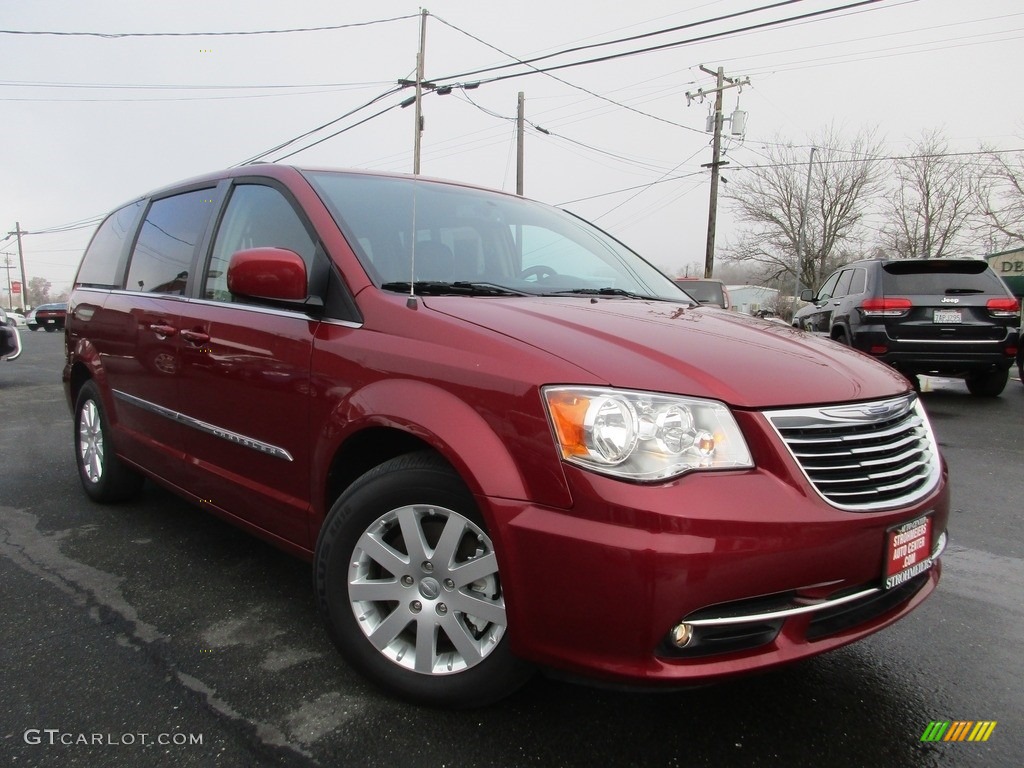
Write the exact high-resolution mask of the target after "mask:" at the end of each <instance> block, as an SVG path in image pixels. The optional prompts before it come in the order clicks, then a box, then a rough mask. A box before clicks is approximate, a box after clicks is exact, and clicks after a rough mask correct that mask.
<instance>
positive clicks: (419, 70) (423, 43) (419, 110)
mask: <svg viewBox="0 0 1024 768" xmlns="http://www.w3.org/2000/svg"><path fill="white" fill-rule="evenodd" d="M426 47H427V9H426V8H421V9H420V50H419V53H417V54H416V132H415V135H414V137H413V150H412V172H413V174H414V175H417V176H418V175H419V172H420V144H421V142H422V141H423V106H422V101H423V69H424V54H425V52H426Z"/></svg>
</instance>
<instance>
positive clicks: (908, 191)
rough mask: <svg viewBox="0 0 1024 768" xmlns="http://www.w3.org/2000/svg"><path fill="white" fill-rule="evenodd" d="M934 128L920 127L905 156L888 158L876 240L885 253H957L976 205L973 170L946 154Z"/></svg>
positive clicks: (906, 256) (923, 255)
mask: <svg viewBox="0 0 1024 768" xmlns="http://www.w3.org/2000/svg"><path fill="white" fill-rule="evenodd" d="M948 150H949V144H948V142H947V141H946V139H945V138H944V137H943V136H942V134H941V132H940V131H938V130H930V131H925V132H923V133H922V134H921V138H920V139H918V140H917V141H916V142H915V144H914V148H913V150H912V152H911V155H910V156H908V157H904V158H900V159H898V160H896V161H894V164H895V167H894V169H893V180H894V182H895V186H894V188H893V189H892V190H891V193H890V194H888V195H886V196H885V197H884V200H885V203H884V205H883V210H884V216H885V224H884V225H883V226H882V231H881V242H882V246H883V247H884V248H885V250H886V252H887V253H888V255H889V256H890V257H894V258H899V259H912V258H920V259H942V258H947V257H952V256H959V255H962V254H963V247H962V244H963V241H962V235H963V234H965V233H966V231H967V229H968V225H969V223H970V220H971V218H972V216H973V215H974V213H975V211H976V210H977V194H976V188H977V173H976V172H975V169H974V166H973V165H972V164H971V162H970V161H968V160H965V159H964V158H961V157H956V156H950V155H949V152H948Z"/></svg>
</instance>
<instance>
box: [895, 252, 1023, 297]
mask: <svg viewBox="0 0 1024 768" xmlns="http://www.w3.org/2000/svg"><path fill="white" fill-rule="evenodd" d="M882 289H883V290H884V292H885V293H886V294H887V295H892V294H899V293H905V294H916V295H931V294H940V295H941V294H953V293H995V294H998V295H1003V294H1005V293H1006V290H1005V288H1003V285H1002V283H1000V282H999V278H998V277H996V274H995V273H994V272H993V271H992V270H991V269H989V267H988V264H987V263H986V262H984V261H944V260H942V259H934V260H931V261H904V262H899V261H896V262H891V263H889V264H886V265H885V266H884V267H883V268H882Z"/></svg>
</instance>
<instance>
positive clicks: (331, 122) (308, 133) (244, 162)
mask: <svg viewBox="0 0 1024 768" xmlns="http://www.w3.org/2000/svg"><path fill="white" fill-rule="evenodd" d="M400 90H402V88H401V87H400V86H395V87H394V88H390V89H388V90H386V91H384V92H383V93H381V94H378V95H377V96H374V97H373V98H372V99H370V100H369V101H368V102H366V103H365V104H362V105H360V106H358V107H356V108H355V109H352V110H349V111H348V112H346V113H345V114H343V115H341V116H340V117H336V118H334V119H333V120H328V121H327V122H326V123H324V124H322V125H318V126H317V127H316V128H312V129H310V130H308V131H306V132H305V133H301V134H299V135H298V136H295V137H294V138H291V139H288V140H287V141H283V142H281V143H280V144H278V145H277V146H274V147H271V148H270V149H267V150H264V151H263V152H260V153H259V154H256V155H253V156H252V157H250V158H248V159H247V160H242V161H241V162H238V163H235V164H234V165H233V166H231V167H232V168H237V167H239V166H242V165H248V164H249V163H255V162H256V161H258V160H262V159H263V158H264V157H266V156H267V155H270V154H272V153H274V152H277V151H278V150H281V149H284V148H285V147H287V146H288V145H290V144H294V143H295V142H297V141H301V140H302V139H304V138H306V137H307V136H311V135H313V134H314V133H316V132H317V131H321V130H323V129H324V128H327V127H328V126H330V125H334V124H335V123H338V122H340V121H342V120H344V119H345V118H346V117H351V116H352V115H354V114H356V113H357V112H360V111H362V110H364V109H366V108H367V107H369V106H371V105H373V104H376V103H377V102H378V101H380V100H381V99H384V98H387V97H388V96H391V95H392V94H395V93H397V92H398V91H400ZM394 106H397V105H392V107H388V108H387V109H385V110H382V111H381V112H378V113H377V114H376V115H373V116H372V117H377V116H378V115H382V114H384V113H385V112H387V111H389V110H390V109H392V108H393V107H394ZM367 119H369V118H367ZM364 122H366V120H362V121H360V122H359V123H356V124H355V125H360V124H362V123H364ZM351 127H353V128H354V127H355V126H351ZM344 130H348V129H347V128H346V129H344ZM342 132H343V131H338V133H342ZM338 133H333V134H331V136H337V135H338ZM331 136H328V137H327V138H331ZM321 141H323V139H322V140H321ZM319 143H320V141H317V142H315V143H314V144H310V145H309V146H307V147H305V149H309V147H312V146H315V145H316V144H319ZM297 151H298V152H301V151H302V150H297ZM293 154H296V153H295V152H292V153H291V154H289V155H285V156H284V157H291V155H293ZM278 159H280V160H283V159H284V158H278Z"/></svg>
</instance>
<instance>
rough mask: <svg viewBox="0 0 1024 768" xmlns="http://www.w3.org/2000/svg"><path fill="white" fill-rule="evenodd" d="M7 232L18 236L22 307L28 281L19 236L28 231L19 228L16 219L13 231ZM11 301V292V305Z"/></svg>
mask: <svg viewBox="0 0 1024 768" xmlns="http://www.w3.org/2000/svg"><path fill="white" fill-rule="evenodd" d="M7 234H8V235H17V237H18V264H19V266H20V267H21V308H22V309H24V308H25V306H26V304H27V301H26V299H27V297H28V281H27V280H26V279H25V254H24V253H23V252H22V250H21V236H22V235H27V234H28V233H27V232H25V231H24V230H23V229H22V228H21V222H19V221H16V222H14V231H13V232H8V233H7ZM7 274H8V275H10V272H8V273H7ZM13 303H14V295H13V294H12V295H11V304H12V305H13Z"/></svg>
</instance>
